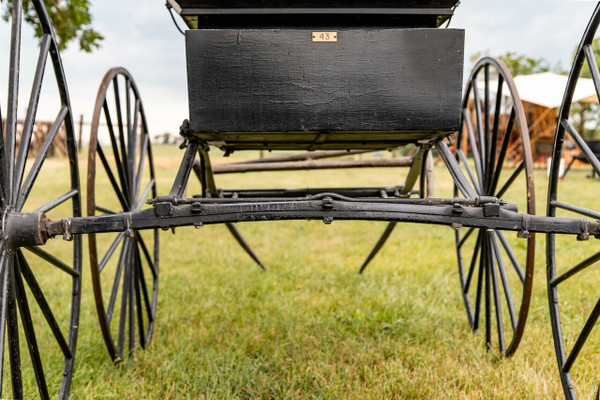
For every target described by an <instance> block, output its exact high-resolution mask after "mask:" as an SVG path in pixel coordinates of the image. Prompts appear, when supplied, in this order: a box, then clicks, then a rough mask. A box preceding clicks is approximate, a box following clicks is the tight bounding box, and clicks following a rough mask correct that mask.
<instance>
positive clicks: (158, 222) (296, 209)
mask: <svg viewBox="0 0 600 400" xmlns="http://www.w3.org/2000/svg"><path fill="white" fill-rule="evenodd" d="M168 199H169V200H168ZM167 200H168V201H167ZM150 202H151V203H153V207H152V208H148V209H144V210H140V211H135V212H126V213H119V214H114V215H100V216H92V217H79V218H64V219H61V220H58V221H51V220H49V219H47V218H46V217H45V216H44V215H43V214H41V215H39V214H35V215H33V216H30V217H23V216H21V215H8V220H7V221H6V224H5V226H8V227H10V229H9V233H10V235H11V236H16V237H20V238H21V239H19V240H15V241H11V242H10V243H12V245H13V246H16V247H18V246H24V245H30V244H43V243H39V242H40V241H42V242H45V239H46V238H52V237H55V236H57V235H63V238H64V239H67V240H68V239H70V238H71V237H72V235H76V234H87V233H101V232H126V233H127V234H128V235H133V230H139V229H155V228H162V229H169V228H173V227H179V226H196V227H201V226H202V225H205V224H217V223H234V222H245V221H276V220H296V219H313V220H322V221H324V222H326V223H331V222H332V221H335V220H372V221H393V222H413V223H427V224H437V225H448V226H451V227H454V228H460V227H472V228H479V229H494V230H509V231H517V232H518V233H519V236H520V237H527V236H528V235H529V233H530V232H543V233H556V234H570V235H577V236H578V238H579V239H581V240H585V239H588V238H589V236H590V235H592V236H596V237H600V222H596V221H595V222H592V221H590V220H587V219H575V218H555V217H552V218H550V217H545V216H536V215H529V214H522V213H518V212H516V209H515V206H514V204H511V203H506V202H502V201H500V200H498V199H496V198H491V197H487V198H477V199H352V198H346V197H343V196H339V195H336V194H333V193H322V194H319V195H316V196H312V197H308V198H294V199H289V198H287V199H286V198H281V199H252V200H248V199H216V198H212V199H197V198H190V199H178V198H176V197H167V196H165V197H159V198H156V199H153V200H151V201H150ZM17 218H18V221H19V223H13V221H15V222H16V221H17ZM5 234H6V232H5ZM27 235H29V236H30V239H31V240H27V239H23V237H25V236H27Z"/></svg>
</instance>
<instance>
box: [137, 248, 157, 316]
mask: <svg viewBox="0 0 600 400" xmlns="http://www.w3.org/2000/svg"><path fill="white" fill-rule="evenodd" d="M136 257H137V261H138V274H139V275H138V276H139V281H140V284H141V288H142V294H143V295H144V304H145V305H146V313H147V314H148V322H149V323H151V322H152V321H153V320H154V317H153V316H152V306H151V303H150V297H149V296H148V289H147V287H146V277H145V276H144V267H143V264H142V260H141V257H140V252H139V249H138V248H137V247H136ZM150 269H152V265H150Z"/></svg>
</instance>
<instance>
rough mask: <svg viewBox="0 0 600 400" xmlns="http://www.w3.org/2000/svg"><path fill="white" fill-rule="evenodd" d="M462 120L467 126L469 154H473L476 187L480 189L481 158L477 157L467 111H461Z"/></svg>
mask: <svg viewBox="0 0 600 400" xmlns="http://www.w3.org/2000/svg"><path fill="white" fill-rule="evenodd" d="M463 119H464V120H465V124H466V125H467V136H468V139H469V145H470V146H471V154H473V163H474V164H475V172H477V183H478V184H477V186H478V187H479V188H481V187H482V183H483V170H482V168H481V157H480V155H479V149H478V147H477V139H476V137H475V132H473V127H472V126H471V114H470V112H469V110H468V109H466V108H465V109H464V111H463Z"/></svg>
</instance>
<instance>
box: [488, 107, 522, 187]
mask: <svg viewBox="0 0 600 400" xmlns="http://www.w3.org/2000/svg"><path fill="white" fill-rule="evenodd" d="M516 118H517V114H516V112H515V108H514V107H511V111H510V116H509V117H508V124H507V125H506V131H505V132H504V137H503V138H502V145H501V146H500V153H499V154H498V165H496V171H494V177H493V178H492V181H491V182H490V191H489V193H494V192H495V191H496V187H497V186H498V181H499V180H500V174H501V173H502V166H503V165H504V160H505V158H506V152H507V150H508V144H509V143H510V136H511V135H512V129H513V126H514V124H515V120H516Z"/></svg>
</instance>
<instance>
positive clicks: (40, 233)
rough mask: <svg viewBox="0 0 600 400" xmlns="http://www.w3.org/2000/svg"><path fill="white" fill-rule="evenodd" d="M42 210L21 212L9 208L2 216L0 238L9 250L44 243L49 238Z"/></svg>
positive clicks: (10, 251)
mask: <svg viewBox="0 0 600 400" xmlns="http://www.w3.org/2000/svg"><path fill="white" fill-rule="evenodd" d="M47 221H48V219H47V218H46V215H45V214H44V213H42V212H39V213H36V212H33V213H20V212H16V211H14V210H10V209H9V210H7V211H6V212H5V213H4V216H3V218H2V231H1V233H0V238H1V240H2V244H3V246H4V248H5V249H6V251H7V252H9V253H12V251H13V250H15V249H17V248H19V247H24V246H37V245H43V244H45V243H46V241H47V240H48V235H47V233H46V223H47Z"/></svg>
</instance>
